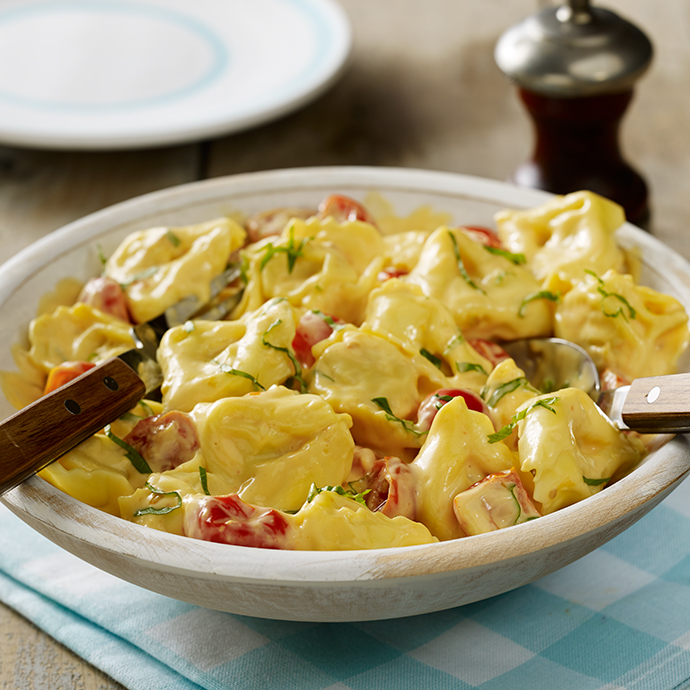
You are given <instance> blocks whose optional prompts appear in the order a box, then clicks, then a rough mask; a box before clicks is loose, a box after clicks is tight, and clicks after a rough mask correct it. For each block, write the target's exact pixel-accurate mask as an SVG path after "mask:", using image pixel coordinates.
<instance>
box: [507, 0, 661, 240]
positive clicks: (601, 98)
mask: <svg viewBox="0 0 690 690" xmlns="http://www.w3.org/2000/svg"><path fill="white" fill-rule="evenodd" d="M494 57H495V60H496V63H497V64H498V66H499V68H500V69H501V71H502V72H503V73H504V74H505V75H506V76H507V77H508V78H509V79H510V80H511V81H513V82H514V83H515V84H516V85H517V86H518V89H519V94H520V97H521V99H522V101H523V103H524V104H525V106H526V108H527V110H528V112H529V114H530V116H531V118H532V120H533V122H534V126H535V135H536V136H535V139H536V141H535V147H534V152H533V154H532V159H531V160H529V161H527V162H525V163H523V164H522V165H520V166H519V167H518V168H517V170H515V172H514V173H513V181H514V182H515V183H516V184H519V185H522V186H526V187H535V188H537V189H544V190H546V191H549V192H554V193H556V194H567V193H568V192H573V191H576V190H580V189H588V190H590V191H593V192H596V193H598V194H601V195H602V196H605V197H607V198H609V199H612V200H613V201H616V202H617V203H619V204H620V205H621V206H622V207H623V208H624V209H625V214H626V217H627V219H628V220H629V221H630V222H631V223H634V224H635V225H639V226H640V227H645V226H646V225H647V223H648V221H649V205H648V192H647V185H646V183H645V181H644V179H643V178H642V177H641V176H640V174H639V173H637V172H636V171H635V170H634V169H633V168H632V167H631V166H630V165H629V164H628V163H627V162H626V161H625V160H624V158H623V156H622V154H621V149H620V144H619V139H618V132H619V127H620V122H621V119H622V117H623V115H624V113H625V111H626V109H627V107H628V105H629V103H630V100H631V98H632V95H633V84H634V83H635V81H637V79H638V78H639V77H640V76H642V74H643V73H644V72H645V70H646V69H647V67H649V64H650V62H651V59H652V44H651V42H650V41H649V39H648V38H647V36H646V35H645V34H644V33H643V32H642V31H641V30H640V29H638V28H637V27H636V26H634V25H633V24H631V23H630V22H628V21H626V20H624V19H622V18H621V17H620V16H618V15H617V14H615V13H613V12H611V11H609V10H606V9H603V8H599V7H591V6H590V3H589V0H569V1H568V2H567V4H564V5H561V6H558V7H556V6H554V7H548V8H546V9H543V10H541V11H539V12H537V13H536V14H534V15H532V16H530V17H528V18H527V19H525V20H524V21H522V22H520V23H519V24H517V25H515V26H513V27H511V28H510V29H508V31H506V32H505V33H504V34H503V35H502V36H501V38H500V39H499V41H498V43H497V44H496V50H495V55H494Z"/></svg>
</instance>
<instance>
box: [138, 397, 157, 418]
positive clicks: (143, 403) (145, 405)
mask: <svg viewBox="0 0 690 690" xmlns="http://www.w3.org/2000/svg"><path fill="white" fill-rule="evenodd" d="M139 405H140V406H141V407H143V408H144V412H146V414H147V415H148V416H149V417H153V415H154V414H155V413H154V411H153V409H152V408H151V405H149V404H148V403H147V402H146V400H140V401H139Z"/></svg>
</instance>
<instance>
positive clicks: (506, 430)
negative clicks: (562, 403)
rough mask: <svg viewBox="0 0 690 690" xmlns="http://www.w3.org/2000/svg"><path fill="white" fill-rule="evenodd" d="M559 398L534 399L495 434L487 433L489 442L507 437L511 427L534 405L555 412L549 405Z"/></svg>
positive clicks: (511, 429) (496, 441) (511, 430)
mask: <svg viewBox="0 0 690 690" xmlns="http://www.w3.org/2000/svg"><path fill="white" fill-rule="evenodd" d="M558 400H559V398H542V399H541V400H535V401H534V402H533V403H532V404H531V405H529V406H528V407H526V408H525V409H524V410H521V411H520V412H517V413H516V414H514V415H513V416H512V417H511V419H510V422H508V424H506V425H505V426H504V427H503V428H501V429H499V430H498V431H497V432H496V433H495V434H489V436H488V438H489V443H498V442H499V441H502V440H503V439H504V438H508V436H510V435H511V434H512V433H513V429H514V428H515V427H516V426H517V423H518V422H520V421H522V420H523V419H524V418H525V417H526V416H527V413H528V412H531V411H532V410H533V409H534V408H535V407H545V408H546V409H547V410H549V412H553V413H554V414H556V410H554V409H553V407H551V405H553V404H554V403H556V402H558Z"/></svg>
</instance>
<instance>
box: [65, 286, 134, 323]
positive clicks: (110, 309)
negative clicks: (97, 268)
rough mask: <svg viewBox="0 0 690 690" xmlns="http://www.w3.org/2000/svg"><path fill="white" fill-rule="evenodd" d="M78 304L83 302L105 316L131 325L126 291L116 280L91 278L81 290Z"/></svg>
mask: <svg viewBox="0 0 690 690" xmlns="http://www.w3.org/2000/svg"><path fill="white" fill-rule="evenodd" d="M77 302H83V303H84V304H88V305H90V306H92V307H94V308H95V309H98V310H99V311H102V312H104V313H105V314H110V315H111V316H114V317H116V318H118V319H122V321H126V322H127V323H131V319H130V316H129V310H128V309H127V298H126V296H125V291H124V290H123V289H122V287H121V286H120V284H119V283H118V282H117V281H116V280H113V279H112V278H109V277H108V276H99V277H98V278H91V280H89V281H88V282H87V283H86V285H84V287H83V288H82V289H81V292H80V293H79V297H77Z"/></svg>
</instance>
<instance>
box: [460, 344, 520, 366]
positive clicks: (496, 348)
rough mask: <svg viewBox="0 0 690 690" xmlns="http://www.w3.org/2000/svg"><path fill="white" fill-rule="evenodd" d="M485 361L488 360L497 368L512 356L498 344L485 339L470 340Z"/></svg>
mask: <svg viewBox="0 0 690 690" xmlns="http://www.w3.org/2000/svg"><path fill="white" fill-rule="evenodd" d="M467 342H468V343H469V344H470V345H471V346H472V347H473V348H474V349H475V350H476V351H477V353H478V354H480V355H481V356H482V357H484V359H488V360H489V361H490V362H491V364H492V365H493V366H494V367H495V366H496V365H497V364H499V363H500V362H502V361H503V360H504V359H510V355H509V354H508V353H507V352H506V351H505V350H504V349H503V348H502V347H501V346H500V345H498V344H497V343H494V342H493V341H491V340H485V339H484V338H469V339H468V341H467Z"/></svg>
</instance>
